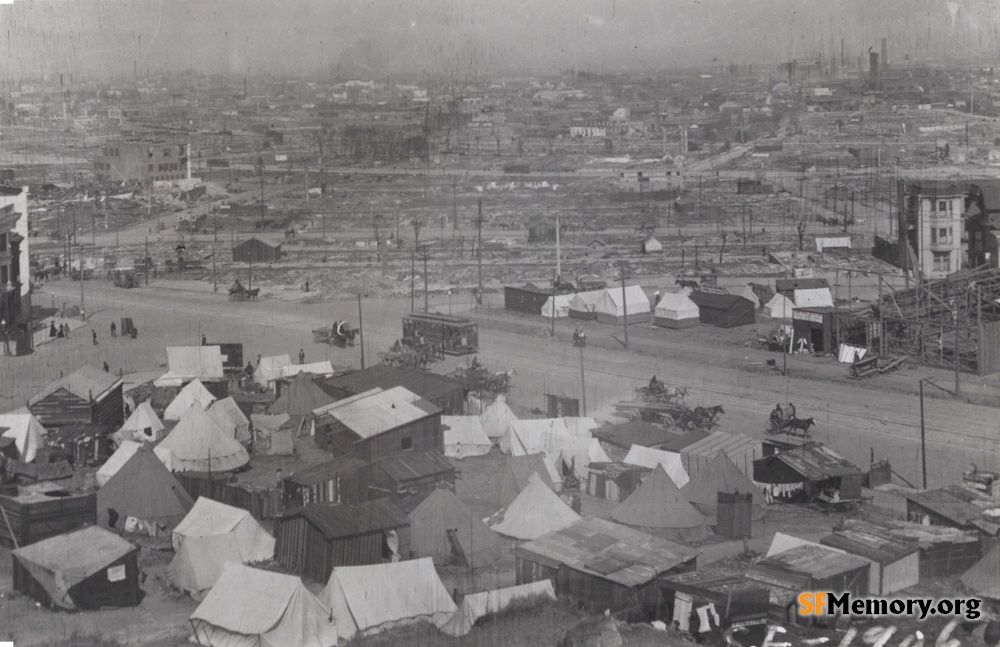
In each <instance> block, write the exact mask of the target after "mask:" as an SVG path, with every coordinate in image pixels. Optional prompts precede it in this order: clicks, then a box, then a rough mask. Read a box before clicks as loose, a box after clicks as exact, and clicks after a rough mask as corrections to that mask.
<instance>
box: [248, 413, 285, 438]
mask: <svg viewBox="0 0 1000 647" xmlns="http://www.w3.org/2000/svg"><path fill="white" fill-rule="evenodd" d="M291 419H292V417H291V416H290V415H288V414H287V413H278V414H267V413H251V414H250V420H251V421H252V422H253V426H254V428H255V429H257V430H258V431H266V432H269V433H273V432H275V431H277V430H279V429H281V428H282V427H283V426H284V425H285V424H287V423H288V421H289V420H291Z"/></svg>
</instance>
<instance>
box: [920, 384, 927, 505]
mask: <svg viewBox="0 0 1000 647" xmlns="http://www.w3.org/2000/svg"><path fill="white" fill-rule="evenodd" d="M926 380H927V378H924V379H923V380H920V463H921V470H922V472H923V476H924V485H923V487H924V489H925V490H926V489H927V433H926V431H925V429H924V382H925V381H926Z"/></svg>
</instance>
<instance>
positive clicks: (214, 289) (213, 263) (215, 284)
mask: <svg viewBox="0 0 1000 647" xmlns="http://www.w3.org/2000/svg"><path fill="white" fill-rule="evenodd" d="M218 291H219V284H218V283H216V281H215V245H212V292H218Z"/></svg>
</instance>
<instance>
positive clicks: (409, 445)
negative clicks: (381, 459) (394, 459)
mask: <svg viewBox="0 0 1000 647" xmlns="http://www.w3.org/2000/svg"><path fill="white" fill-rule="evenodd" d="M401 445H402V449H403V450H404V451H405V450H407V449H413V438H412V437H411V436H406V437H405V438H403V442H402V443H401Z"/></svg>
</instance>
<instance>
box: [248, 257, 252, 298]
mask: <svg viewBox="0 0 1000 647" xmlns="http://www.w3.org/2000/svg"><path fill="white" fill-rule="evenodd" d="M252 287H253V255H251V256H250V275H249V276H248V277H247V290H248V291H249V290H250V289H251V288H252Z"/></svg>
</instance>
